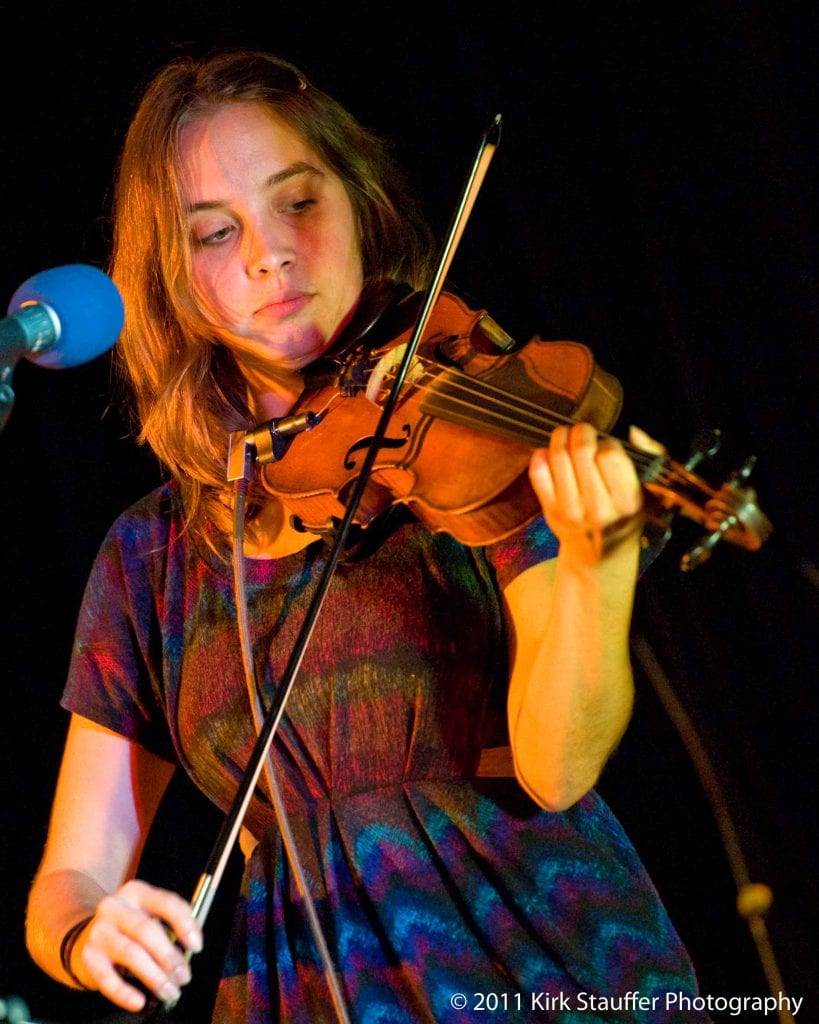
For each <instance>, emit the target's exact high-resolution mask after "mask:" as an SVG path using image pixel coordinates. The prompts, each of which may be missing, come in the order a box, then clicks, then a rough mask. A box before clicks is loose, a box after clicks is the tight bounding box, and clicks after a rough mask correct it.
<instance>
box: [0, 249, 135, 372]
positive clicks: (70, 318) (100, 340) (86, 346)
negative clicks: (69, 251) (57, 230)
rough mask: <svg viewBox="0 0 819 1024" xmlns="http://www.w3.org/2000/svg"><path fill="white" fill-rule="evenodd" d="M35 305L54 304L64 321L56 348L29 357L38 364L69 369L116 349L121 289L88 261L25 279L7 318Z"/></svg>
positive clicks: (121, 316)
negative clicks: (32, 304) (26, 306)
mask: <svg viewBox="0 0 819 1024" xmlns="http://www.w3.org/2000/svg"><path fill="white" fill-rule="evenodd" d="M32 302H36V303H40V304H41V305H46V306H50V307H51V309H52V310H54V312H55V314H56V315H57V320H58V321H59V323H60V337H59V339H58V341H57V343H56V345H54V346H52V347H51V348H49V349H46V350H44V351H43V352H38V353H36V354H32V355H31V356H28V357H27V358H29V359H30V360H31V361H32V362H35V363H37V364H38V365H39V366H48V367H52V368H54V369H65V368H66V367H69V366H78V365H79V364H80V363H86V362H88V361H89V360H91V359H95V358H96V357H97V356H98V355H101V354H102V353H103V352H105V351H107V350H108V349H109V348H112V347H113V345H114V344H115V342H116V340H117V338H118V337H119V335H120V332H121V331H122V326H123V324H124V322H125V310H124V307H123V303H122V296H121V295H120V293H119V289H118V288H117V286H116V285H115V284H114V282H113V281H112V280H111V278H110V277H108V275H107V274H104V273H103V272H102V271H101V270H98V269H97V268H96V267H92V266H90V264H86V263H69V264H66V265H65V266H62V267H53V268H52V269H51V270H42V271H40V273H39V274H35V275H34V276H33V277H30V278H29V279H28V280H27V281H24V282H23V283H22V284H21V285H20V287H19V288H18V289H17V290H16V291H15V293H14V295H12V297H11V301H10V302H9V308H8V312H9V315H11V314H12V313H16V312H17V311H18V310H19V309H20V308H21V306H24V305H28V304H29V303H32Z"/></svg>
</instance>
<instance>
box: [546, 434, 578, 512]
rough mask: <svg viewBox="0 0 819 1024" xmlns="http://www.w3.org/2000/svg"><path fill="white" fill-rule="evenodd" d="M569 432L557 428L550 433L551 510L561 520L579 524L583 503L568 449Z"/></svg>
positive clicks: (548, 456) (548, 455) (548, 454)
mask: <svg viewBox="0 0 819 1024" xmlns="http://www.w3.org/2000/svg"><path fill="white" fill-rule="evenodd" d="M570 436H571V435H570V430H569V428H568V427H557V428H556V429H555V430H554V431H552V439H551V441H550V443H549V448H548V453H547V458H548V461H549V468H550V470H551V474H552V482H553V485H554V502H553V503H552V508H553V510H554V511H555V512H556V513H557V515H559V517H560V518H561V519H564V520H569V521H572V522H580V521H581V520H582V519H583V502H582V499H581V495H580V487H579V485H578V481H577V476H576V473H575V466H574V462H573V459H572V452H571V449H570Z"/></svg>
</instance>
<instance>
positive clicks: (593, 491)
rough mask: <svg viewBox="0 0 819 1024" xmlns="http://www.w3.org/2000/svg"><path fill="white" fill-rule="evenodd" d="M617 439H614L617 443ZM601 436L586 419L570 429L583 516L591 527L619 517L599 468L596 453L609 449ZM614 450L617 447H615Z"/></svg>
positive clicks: (571, 449)
mask: <svg viewBox="0 0 819 1024" xmlns="http://www.w3.org/2000/svg"><path fill="white" fill-rule="evenodd" d="M616 444H617V442H614V445H615V446H616ZM608 449H609V444H608V442H607V441H606V440H605V439H604V440H603V441H598V435H597V431H596V429H595V428H594V427H593V426H591V424H589V423H578V424H577V425H576V426H574V427H573V428H572V429H571V431H570V432H569V451H570V454H571V458H572V465H573V467H574V473H575V478H576V480H577V487H578V491H579V495H580V501H581V503H582V511H583V519H584V522H585V523H586V525H587V526H589V527H591V528H593V529H604V528H605V527H606V526H607V525H608V524H609V523H610V522H612V521H613V520H615V519H617V518H619V515H620V510H619V508H618V507H617V504H616V501H615V497H614V495H612V493H611V491H610V490H609V487H608V484H607V481H606V479H605V477H604V476H603V474H602V473H601V471H600V464H599V461H598V459H599V455H600V453H601V451H608ZM615 450H616V448H615Z"/></svg>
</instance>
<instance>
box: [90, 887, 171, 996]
mask: <svg viewBox="0 0 819 1024" xmlns="http://www.w3.org/2000/svg"><path fill="white" fill-rule="evenodd" d="M127 897H130V898H127ZM134 899H135V900H139V901H140V903H141V905H135V904H134V903H132V902H131V900H134ZM183 903H184V901H183V900H182V899H181V897H178V896H176V895H175V894H173V893H169V892H167V891H166V890H160V889H154V888H153V887H150V886H147V885H145V884H144V883H140V884H138V885H135V884H132V883H129V884H128V885H127V886H123V887H122V888H121V889H120V890H119V891H118V892H117V893H115V894H113V895H110V896H106V897H104V898H103V899H102V900H101V901H100V903H99V906H98V908H97V915H96V917H95V919H94V921H93V922H92V924H91V925H90V926H89V934H88V941H87V943H86V945H85V948H84V949H83V951H82V954H81V955H82V956H83V963H84V964H85V966H86V968H87V969H88V970H89V971H90V972H91V973H92V974H93V976H94V979H95V981H96V982H97V984H98V986H99V988H100V991H102V992H103V993H104V994H105V995H106V996H108V998H110V999H112V1000H114V1001H115V1002H118V1004H119V1005H124V1004H123V1003H122V1002H121V1001H122V1000H125V1002H126V1003H127V1004H128V1006H129V1007H130V1006H132V1005H136V1003H137V1002H139V1001H140V998H141V999H142V1001H143V1002H144V996H143V995H142V993H141V992H140V990H139V989H138V988H136V987H135V985H134V984H132V982H134V981H135V980H136V981H139V982H141V983H142V984H143V985H144V986H145V988H146V989H147V990H148V991H149V992H151V993H152V994H153V995H155V996H156V997H157V998H159V999H161V1000H163V1001H169V1000H176V999H178V998H179V996H180V994H181V992H180V989H181V986H182V985H186V984H187V983H188V982H189V981H190V979H191V971H190V966H189V964H188V961H187V959H186V957H185V956H184V955H183V952H182V950H181V949H180V947H179V945H178V944H177V942H176V941H175V936H173V935H171V934H169V931H168V928H167V927H166V926H165V924H163V922H162V921H160V920H159V919H158V918H157V917H155V916H153V914H152V913H151V912H150V911H151V909H152V908H153V910H155V911H156V912H158V913H160V914H163V916H165V917H166V918H171V919H172V918H174V917H176V918H178V919H179V920H180V921H181V922H184V921H185V920H187V916H186V915H187V914H189V910H188V911H186V912H185V913H180V910H179V906H178V905H177V904H183ZM117 968H122V969H123V972H124V975H123V972H121V971H119V970H118V969H117ZM129 974H130V975H131V977H130V978H129V977H128V975H129Z"/></svg>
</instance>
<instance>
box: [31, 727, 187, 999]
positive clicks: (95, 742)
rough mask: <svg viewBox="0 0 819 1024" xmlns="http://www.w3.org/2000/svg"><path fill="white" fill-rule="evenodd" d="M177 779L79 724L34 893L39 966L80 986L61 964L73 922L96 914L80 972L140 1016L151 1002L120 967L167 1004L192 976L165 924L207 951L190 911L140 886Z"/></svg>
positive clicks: (81, 941) (79, 953)
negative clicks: (153, 830)
mask: <svg viewBox="0 0 819 1024" xmlns="http://www.w3.org/2000/svg"><path fill="white" fill-rule="evenodd" d="M173 772H174V768H173V765H171V764H169V763H168V762H166V761H164V760H162V759H161V758H158V757H156V756H155V755H154V754H151V753H149V752H148V751H147V750H145V749H144V748H142V747H140V746H138V745H137V744H134V743H131V742H130V741H129V740H127V739H124V738H123V737H122V736H119V735H117V734H116V733H113V732H111V731H110V730H108V729H104V728H103V727H101V726H98V725H95V724H93V723H92V722H89V721H88V720H87V719H83V718H80V717H78V716H76V715H75V716H73V717H72V719H71V724H70V726H69V730H68V737H67V740H66V746H65V751H64V754H63V760H62V764H61V767H60V773H59V777H58V780H57V789H56V794H55V798H54V804H53V807H52V813H51V821H50V823H49V830H48V838H47V841H46V847H45V851H44V854H43V859H42V861H41V863H40V867H39V869H38V871H37V875H36V877H35V879H34V883H33V885H32V888H31V891H30V893H29V900H28V908H27V916H26V943H27V946H28V949H29V952H30V954H31V956H32V958H33V959H34V960H35V962H36V963H37V964H39V966H40V967H42V969H43V970H44V971H46V972H47V973H48V974H50V975H51V976H52V977H53V978H55V979H56V980H57V981H61V982H63V983H64V984H66V985H72V986H74V987H76V983H75V982H74V981H73V979H72V978H71V977H70V976H69V975H68V974H67V973H66V971H65V969H64V967H63V965H62V964H61V962H60V944H61V941H62V938H63V936H64V935H65V934H66V933H67V931H68V930H69V929H70V928H71V927H72V926H73V925H74V924H76V923H77V922H79V921H81V920H83V919H84V918H87V917H89V916H92V915H93V919H92V921H91V923H90V924H89V925H88V927H86V928H84V929H83V931H82V932H81V933H80V936H79V938H78V940H77V943H76V945H75V947H74V952H73V955H72V957H71V968H72V970H73V972H74V974H75V975H76V977H77V978H78V979H79V981H80V982H81V983H82V984H83V985H85V986H86V987H88V988H91V989H98V990H99V991H100V992H101V993H102V994H103V995H105V996H107V997H108V998H109V999H110V1000H111V1001H112V1002H114V1003H116V1004H117V1005H118V1006H122V1007H123V1008H125V1009H128V1010H132V1011H137V1010H140V1009H142V1007H143V1006H144V1004H145V997H144V995H143V994H142V993H141V992H140V991H139V990H138V989H137V988H135V987H134V986H133V985H129V984H128V983H127V982H126V981H125V979H124V978H123V976H122V974H121V973H120V971H119V970H118V969H117V967H120V968H124V969H126V970H128V971H130V972H132V973H133V975H134V976H135V977H137V978H139V979H140V980H141V981H142V982H143V983H144V984H145V985H146V986H147V987H148V988H150V989H151V990H152V991H153V992H154V994H155V995H156V996H157V997H158V998H159V999H163V1000H165V999H173V998H176V997H177V996H178V995H179V985H180V984H185V983H186V982H187V981H188V980H189V979H190V969H189V967H188V964H187V962H186V961H185V959H184V957H183V955H182V953H181V952H180V951H179V949H178V948H177V947H176V945H175V944H174V943H173V942H172V941H171V939H170V938H169V937H168V934H167V931H166V927H165V925H167V926H168V927H170V928H171V929H172V930H173V932H174V934H175V935H177V936H179V938H180V939H181V940H182V941H183V942H184V943H185V945H186V946H187V948H189V949H191V950H193V951H196V950H197V949H201V943H202V936H201V931H200V929H199V927H198V925H197V923H196V922H195V920H194V919H193V916H192V914H191V911H190V906H189V904H188V903H187V902H186V901H185V900H183V899H182V898H181V897H180V896H178V895H176V894H175V893H171V892H168V891H166V890H163V889H158V888H156V887H154V886H151V885H148V884H147V883H145V882H140V881H137V880H135V879H134V878H133V875H134V872H135V870H136V866H137V863H138V861H139V856H140V854H141V852H142V849H143V847H144V844H145V840H146V838H147V835H148V830H149V829H150V825H151V823H152V821H153V818H154V815H155V814H156V810H157V808H158V806H159V802H160V800H161V798H162V795H163V793H164V792H165V789H166V788H167V785H168V783H169V782H170V779H171V776H172V775H173ZM161 922H164V925H163V923H161Z"/></svg>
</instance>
